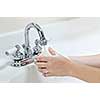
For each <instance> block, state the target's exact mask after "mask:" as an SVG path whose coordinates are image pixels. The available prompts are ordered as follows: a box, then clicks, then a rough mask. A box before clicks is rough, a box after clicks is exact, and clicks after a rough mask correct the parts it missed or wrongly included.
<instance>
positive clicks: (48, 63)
mask: <svg viewBox="0 0 100 100" xmlns="http://www.w3.org/2000/svg"><path fill="white" fill-rule="evenodd" d="M48 51H49V53H50V54H51V55H52V56H48V57H47V56H43V55H42V56H38V57H37V58H36V59H37V63H36V65H37V66H38V69H39V71H40V72H42V73H43V75H44V76H67V75H70V74H71V68H72V62H71V61H70V60H68V59H67V58H65V57H63V56H62V55H60V54H58V53H57V52H55V51H54V50H53V49H52V48H48Z"/></svg>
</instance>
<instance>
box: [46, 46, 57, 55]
mask: <svg viewBox="0 0 100 100" xmlns="http://www.w3.org/2000/svg"><path fill="white" fill-rule="evenodd" d="M48 51H49V53H50V54H51V55H56V51H55V50H53V49H52V48H51V47H49V48H48Z"/></svg>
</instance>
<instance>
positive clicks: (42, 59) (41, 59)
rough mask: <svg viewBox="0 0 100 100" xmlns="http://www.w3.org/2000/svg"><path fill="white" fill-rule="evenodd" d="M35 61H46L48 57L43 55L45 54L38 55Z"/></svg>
mask: <svg viewBox="0 0 100 100" xmlns="http://www.w3.org/2000/svg"><path fill="white" fill-rule="evenodd" d="M36 60H37V62H47V61H48V60H49V57H45V56H38V57H37V58H36Z"/></svg>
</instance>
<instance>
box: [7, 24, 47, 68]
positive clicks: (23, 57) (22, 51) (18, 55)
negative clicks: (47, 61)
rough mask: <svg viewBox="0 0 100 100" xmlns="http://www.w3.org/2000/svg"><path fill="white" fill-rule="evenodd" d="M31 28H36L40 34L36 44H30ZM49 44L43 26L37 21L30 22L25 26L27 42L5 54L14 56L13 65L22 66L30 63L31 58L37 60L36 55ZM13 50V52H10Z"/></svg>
mask: <svg viewBox="0 0 100 100" xmlns="http://www.w3.org/2000/svg"><path fill="white" fill-rule="evenodd" d="M31 28H35V29H36V30H37V32H38V34H39V39H36V40H35V46H34V47H32V46H30V43H29V31H30V29H31ZM46 45H47V40H46V38H45V36H44V33H43V31H42V29H41V27H40V26H39V25H38V24H35V23H29V24H28V25H27V26H26V27H25V43H24V44H22V45H16V46H15V47H14V49H12V50H8V51H6V52H5V54H6V55H7V56H9V57H11V58H12V63H11V65H12V66H15V67H21V66H25V65H27V64H29V62H30V61H29V60H31V61H32V60H33V62H34V61H35V57H36V56H37V55H38V54H41V53H42V49H43V48H44V47H45V46H46ZM10 51H11V52H10Z"/></svg>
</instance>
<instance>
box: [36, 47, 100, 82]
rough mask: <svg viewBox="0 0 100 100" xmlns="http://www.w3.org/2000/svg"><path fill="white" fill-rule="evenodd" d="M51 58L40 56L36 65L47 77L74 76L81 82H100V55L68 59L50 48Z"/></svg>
mask: <svg viewBox="0 0 100 100" xmlns="http://www.w3.org/2000/svg"><path fill="white" fill-rule="evenodd" d="M48 51H49V53H50V54H51V56H43V55H39V56H38V57H37V58H36V60H37V62H36V65H37V67H38V69H39V71H40V72H41V73H42V74H43V75H44V76H45V77H48V76H72V77H76V78H79V79H81V80H84V81H87V82H92V83H95V82H96V83H97V82H100V61H99V60H100V55H94V56H85V57H70V60H69V59H67V58H66V57H64V56H62V55H60V54H58V53H57V52H56V51H55V50H53V49H52V48H48Z"/></svg>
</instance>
